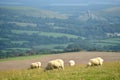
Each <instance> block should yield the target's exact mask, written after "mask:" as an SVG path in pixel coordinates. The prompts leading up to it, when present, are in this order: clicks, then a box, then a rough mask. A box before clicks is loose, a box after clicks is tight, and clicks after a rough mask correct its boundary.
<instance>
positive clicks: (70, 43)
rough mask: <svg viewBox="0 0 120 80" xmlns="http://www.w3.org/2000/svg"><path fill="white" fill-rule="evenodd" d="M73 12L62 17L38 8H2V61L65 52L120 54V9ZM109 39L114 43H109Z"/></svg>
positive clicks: (0, 32) (0, 38) (0, 45)
mask: <svg viewBox="0 0 120 80" xmlns="http://www.w3.org/2000/svg"><path fill="white" fill-rule="evenodd" d="M66 9H67V8H66ZM70 12H71V14H67V13H65V14H61V13H59V12H54V11H50V10H44V9H38V8H35V7H34V8H33V7H26V6H1V7H0V55H1V58H4V57H7V56H8V57H9V56H23V55H34V54H41V53H57V52H66V51H81V50H99V51H119V50H120V49H119V47H120V46H119V44H120V43H119V42H118V41H119V40H120V36H119V34H120V27H119V25H120V23H119V21H120V16H119V15H118V12H119V7H112V8H104V10H97V11H96V10H93V11H91V10H87V11H80V12H77V13H76V14H73V13H72V11H70ZM107 14H108V15H107ZM109 39H111V41H109V42H108V43H106V41H107V40H109ZM114 42H117V43H114Z"/></svg>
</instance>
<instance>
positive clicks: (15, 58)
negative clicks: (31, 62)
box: [0, 54, 48, 62]
mask: <svg viewBox="0 0 120 80" xmlns="http://www.w3.org/2000/svg"><path fill="white" fill-rule="evenodd" d="M45 55H48V54H39V55H31V56H21V57H20V56H19V57H11V58H5V59H0V62H2V61H14V60H27V59H33V58H36V59H37V58H40V57H41V56H45Z"/></svg>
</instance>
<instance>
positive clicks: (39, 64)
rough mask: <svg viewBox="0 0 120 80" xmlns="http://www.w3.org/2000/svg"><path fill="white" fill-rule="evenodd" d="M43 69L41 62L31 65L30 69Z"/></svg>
mask: <svg viewBox="0 0 120 80" xmlns="http://www.w3.org/2000/svg"><path fill="white" fill-rule="evenodd" d="M40 67H41V62H34V63H31V65H30V68H31V69H34V68H40Z"/></svg>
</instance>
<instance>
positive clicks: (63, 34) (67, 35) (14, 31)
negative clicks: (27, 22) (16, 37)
mask: <svg viewBox="0 0 120 80" xmlns="http://www.w3.org/2000/svg"><path fill="white" fill-rule="evenodd" d="M12 32H13V33H16V34H23V33H26V34H28V35H31V34H33V33H36V34H38V35H42V36H48V37H49V36H52V37H63V36H65V37H68V38H78V36H76V35H71V34H65V33H55V32H39V31H26V30H12Z"/></svg>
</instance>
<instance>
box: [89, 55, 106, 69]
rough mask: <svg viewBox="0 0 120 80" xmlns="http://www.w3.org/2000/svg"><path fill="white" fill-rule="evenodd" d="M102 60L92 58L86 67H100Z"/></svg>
mask: <svg viewBox="0 0 120 80" xmlns="http://www.w3.org/2000/svg"><path fill="white" fill-rule="evenodd" d="M103 61H104V60H103V59H102V58H101V57H96V58H93V59H90V60H89V62H88V64H87V67H88V66H99V65H100V66H102V64H103Z"/></svg>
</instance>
